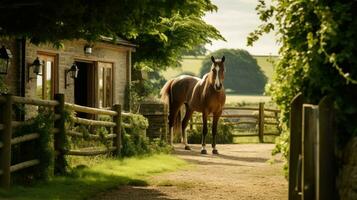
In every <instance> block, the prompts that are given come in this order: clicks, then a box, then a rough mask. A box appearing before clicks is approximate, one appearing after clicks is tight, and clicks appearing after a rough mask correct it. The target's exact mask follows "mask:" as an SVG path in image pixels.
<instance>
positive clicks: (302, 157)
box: [289, 94, 338, 200]
mask: <svg viewBox="0 0 357 200" xmlns="http://www.w3.org/2000/svg"><path fill="white" fill-rule="evenodd" d="M335 173H336V161H335V127H334V114H333V101H332V99H331V98H329V97H324V98H323V99H322V100H321V101H320V103H319V104H318V105H312V104H303V96H302V94H298V95H297V96H296V97H295V98H294V99H293V101H292V103H291V113H290V154H289V200H297V199H299V200H300V199H301V200H312V199H315V200H320V199H321V200H322V199H323V200H325V199H326V200H328V199H338V195H337V189H336V174H335Z"/></svg>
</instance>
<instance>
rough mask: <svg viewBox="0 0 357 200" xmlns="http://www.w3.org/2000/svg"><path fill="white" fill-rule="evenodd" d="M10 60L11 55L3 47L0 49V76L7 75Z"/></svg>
mask: <svg viewBox="0 0 357 200" xmlns="http://www.w3.org/2000/svg"><path fill="white" fill-rule="evenodd" d="M11 58H12V53H11V51H10V50H9V49H6V48H5V47H4V46H2V47H1V48H0V74H4V75H6V74H7V70H8V68H9V65H10V59H11Z"/></svg>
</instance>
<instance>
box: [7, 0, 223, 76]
mask: <svg viewBox="0 0 357 200" xmlns="http://www.w3.org/2000/svg"><path fill="white" fill-rule="evenodd" d="M34 10H36V12H34ZM215 10H217V7H216V6H215V5H213V4H212V3H211V1H210V0H195V1H181V0H161V1H157V0H132V1H127V0H103V1H90V2H88V1H83V0H64V1H61V3H58V2H52V1H46V0H38V1H36V2H29V3H24V2H23V1H22V0H14V1H7V2H4V3H2V4H1V7H0V24H1V29H0V37H6V36H9V37H17V38H22V37H24V38H28V39H30V41H31V42H32V43H35V44H38V43H53V44H54V45H55V46H56V47H63V44H62V41H63V40H67V39H69V40H71V39H80V38H83V39H85V40H88V41H89V42H93V41H96V40H98V39H100V38H101V36H107V37H112V38H113V39H114V40H115V39H118V38H123V39H126V40H130V41H131V42H132V43H134V44H137V45H138V46H139V48H138V49H137V51H136V53H135V54H134V61H135V62H137V64H139V63H141V64H144V65H146V66H149V67H150V68H153V69H160V68H166V67H169V66H174V65H178V60H177V59H178V58H179V57H180V56H181V54H182V52H183V51H187V50H191V49H193V48H195V47H197V46H198V45H204V44H206V43H209V42H211V41H212V40H216V39H223V37H222V36H221V35H220V34H219V31H218V30H217V29H216V28H214V27H213V26H211V25H208V24H207V23H206V22H205V21H204V20H203V19H202V18H203V16H204V15H205V13H206V12H212V11H215ZM28 16H31V17H28ZM9 19H13V20H9ZM33 22H36V23H35V24H34V23H33ZM43 30H46V31H43Z"/></svg>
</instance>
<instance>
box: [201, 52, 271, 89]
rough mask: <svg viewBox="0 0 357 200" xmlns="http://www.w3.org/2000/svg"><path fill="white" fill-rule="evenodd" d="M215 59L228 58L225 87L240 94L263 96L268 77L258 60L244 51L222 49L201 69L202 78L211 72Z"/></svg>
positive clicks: (214, 53)
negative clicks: (213, 59)
mask: <svg viewBox="0 0 357 200" xmlns="http://www.w3.org/2000/svg"><path fill="white" fill-rule="evenodd" d="M211 56H214V57H215V58H221V57H222V56H225V57H226V61H225V63H224V64H225V65H224V66H225V70H226V73H225V79H224V87H225V89H229V90H230V91H231V92H233V93H238V94H263V92H264V87H265V84H266V83H267V77H266V76H265V74H264V73H263V72H262V70H261V69H260V67H259V66H258V64H257V60H256V59H255V58H253V57H252V55H250V54H249V52H248V51H246V50H242V49H220V50H217V51H215V52H213V53H211V54H210V55H209V56H207V57H206V58H205V59H204V60H203V62H202V67H201V69H200V75H201V77H202V76H203V75H204V74H206V73H207V72H209V71H210V68H211V65H212V61H211V58H210V57H211Z"/></svg>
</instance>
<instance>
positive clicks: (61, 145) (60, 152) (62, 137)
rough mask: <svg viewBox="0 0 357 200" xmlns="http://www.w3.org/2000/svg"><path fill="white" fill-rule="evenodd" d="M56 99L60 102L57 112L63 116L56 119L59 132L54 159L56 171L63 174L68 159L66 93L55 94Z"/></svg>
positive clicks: (56, 138) (55, 141)
mask: <svg viewBox="0 0 357 200" xmlns="http://www.w3.org/2000/svg"><path fill="white" fill-rule="evenodd" d="M55 99H56V100H57V101H58V102H59V104H58V105H57V106H56V107H55V114H58V115H61V116H62V117H61V118H60V119H58V120H56V121H55V126H54V127H55V128H56V129H57V130H58V132H57V133H56V134H55V135H54V149H55V151H56V155H55V160H54V173H55V174H58V175H63V174H65V173H66V159H65V156H64V155H65V143H66V127H65V119H64V117H63V115H64V112H65V110H64V95H63V94H55Z"/></svg>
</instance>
